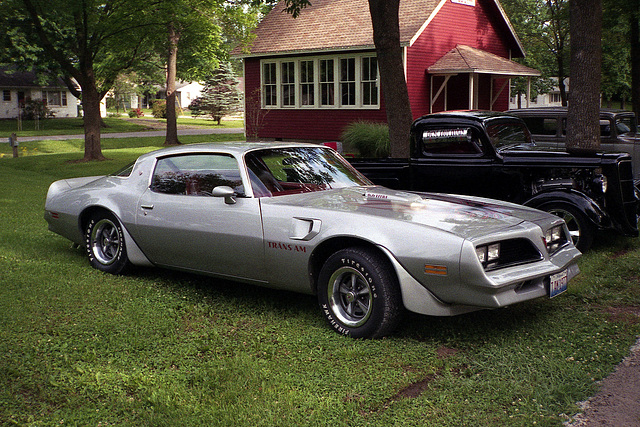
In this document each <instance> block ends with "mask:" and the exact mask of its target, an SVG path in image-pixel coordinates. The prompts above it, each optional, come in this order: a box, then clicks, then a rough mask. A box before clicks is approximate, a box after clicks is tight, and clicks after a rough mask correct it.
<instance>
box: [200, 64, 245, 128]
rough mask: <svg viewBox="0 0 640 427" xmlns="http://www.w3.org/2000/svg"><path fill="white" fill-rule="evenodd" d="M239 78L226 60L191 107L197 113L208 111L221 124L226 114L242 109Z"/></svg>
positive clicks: (208, 80)
mask: <svg viewBox="0 0 640 427" xmlns="http://www.w3.org/2000/svg"><path fill="white" fill-rule="evenodd" d="M239 83H240V82H239V80H238V78H237V77H236V75H235V74H234V73H233V70H232V68H231V64H229V63H228V62H224V63H221V64H220V67H218V69H217V70H216V71H215V72H214V73H213V75H212V76H211V77H210V78H209V79H207V81H206V83H205V86H204V89H203V91H202V95H201V96H200V97H198V98H196V99H194V100H193V101H192V102H191V105H190V106H189V108H190V109H191V110H192V111H193V112H195V114H196V115H198V114H202V113H206V114H209V115H211V117H212V118H213V119H214V120H216V121H217V122H218V124H220V120H222V117H223V116H225V115H226V114H229V113H232V112H235V111H238V110H239V109H240V106H241V104H240V100H241V99H240V98H241V96H240V90H239V88H238V85H239Z"/></svg>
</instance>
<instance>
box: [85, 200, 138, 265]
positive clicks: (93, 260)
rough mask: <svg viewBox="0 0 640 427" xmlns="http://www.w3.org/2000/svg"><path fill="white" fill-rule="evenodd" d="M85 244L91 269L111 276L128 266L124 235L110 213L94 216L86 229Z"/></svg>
mask: <svg viewBox="0 0 640 427" xmlns="http://www.w3.org/2000/svg"><path fill="white" fill-rule="evenodd" d="M85 243H86V249H87V255H88V256H89V263H90V264H91V266H92V267H94V268H96V269H98V270H101V271H104V272H107V273H111V274H121V273H124V272H125V270H126V269H127V268H128V267H129V266H130V262H129V259H128V258H127V250H126V248H125V242H124V233H123V232H122V226H121V225H120V222H119V221H118V219H117V218H116V217H115V216H114V215H113V214H111V213H107V212H105V213H101V214H97V215H94V216H93V217H92V218H91V220H90V221H89V224H88V225H87V228H86V233H85Z"/></svg>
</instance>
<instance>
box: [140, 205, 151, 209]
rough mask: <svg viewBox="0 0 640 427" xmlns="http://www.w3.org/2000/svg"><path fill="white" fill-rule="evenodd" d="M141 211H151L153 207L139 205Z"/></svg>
mask: <svg viewBox="0 0 640 427" xmlns="http://www.w3.org/2000/svg"><path fill="white" fill-rule="evenodd" d="M140 208H141V209H147V210H151V209H153V205H140Z"/></svg>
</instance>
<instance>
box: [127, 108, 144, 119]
mask: <svg viewBox="0 0 640 427" xmlns="http://www.w3.org/2000/svg"><path fill="white" fill-rule="evenodd" d="M142 116H144V112H143V111H142V110H141V109H140V108H132V109H131V110H129V117H131V118H134V117H142Z"/></svg>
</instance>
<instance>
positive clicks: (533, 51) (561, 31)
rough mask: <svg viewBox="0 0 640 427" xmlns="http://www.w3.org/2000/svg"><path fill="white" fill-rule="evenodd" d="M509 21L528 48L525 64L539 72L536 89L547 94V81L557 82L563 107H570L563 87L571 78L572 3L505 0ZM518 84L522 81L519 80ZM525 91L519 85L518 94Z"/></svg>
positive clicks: (555, 0)
mask: <svg viewBox="0 0 640 427" xmlns="http://www.w3.org/2000/svg"><path fill="white" fill-rule="evenodd" d="M502 4H503V6H504V8H505V11H506V12H507V15H508V16H509V19H510V21H511V22H512V24H513V26H514V27H515V29H516V32H517V33H518V35H519V36H520V37H521V39H522V42H523V44H524V46H526V49H527V58H525V60H524V61H522V62H524V64H525V65H528V66H530V67H532V68H535V69H537V70H540V71H541V73H542V76H543V81H542V82H541V81H540V80H535V79H534V85H533V86H534V93H535V92H536V90H539V91H545V90H548V89H547V85H548V81H546V82H545V81H544V80H546V78H548V77H555V78H557V80H558V87H559V89H560V97H561V100H562V105H565V106H566V105H567V90H566V87H565V84H564V81H565V79H566V78H567V77H568V76H569V70H568V64H569V0H503V1H502ZM516 81H517V82H519V81H520V80H516ZM523 90H524V89H523V88H522V86H518V85H517V84H516V94H517V93H518V92H520V91H523Z"/></svg>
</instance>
